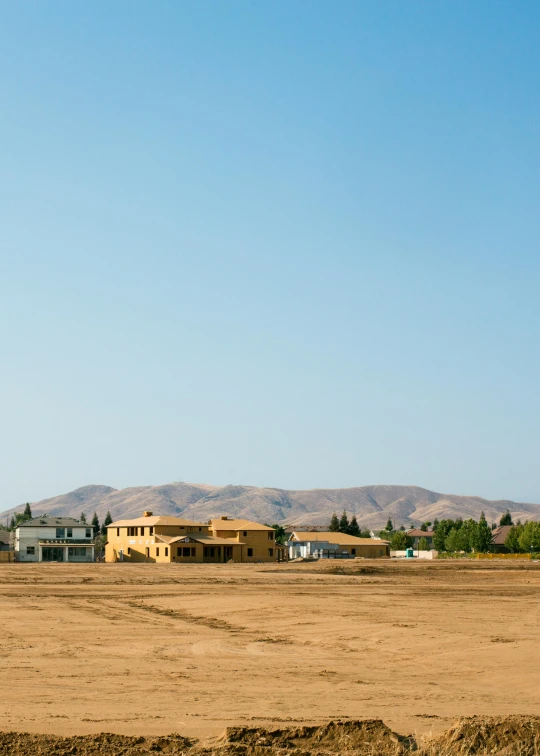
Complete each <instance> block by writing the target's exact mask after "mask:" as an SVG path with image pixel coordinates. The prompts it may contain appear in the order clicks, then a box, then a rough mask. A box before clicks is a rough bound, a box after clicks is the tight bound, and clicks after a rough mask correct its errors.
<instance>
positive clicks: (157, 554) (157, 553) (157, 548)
mask: <svg viewBox="0 0 540 756" xmlns="http://www.w3.org/2000/svg"><path fill="white" fill-rule="evenodd" d="M156 556H157V557H158V556H159V546H158V547H156Z"/></svg>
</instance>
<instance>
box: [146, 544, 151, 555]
mask: <svg viewBox="0 0 540 756" xmlns="http://www.w3.org/2000/svg"><path fill="white" fill-rule="evenodd" d="M146 556H147V557H149V556H150V549H149V548H148V546H147V547H146Z"/></svg>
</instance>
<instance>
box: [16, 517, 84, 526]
mask: <svg viewBox="0 0 540 756" xmlns="http://www.w3.org/2000/svg"><path fill="white" fill-rule="evenodd" d="M17 527H18V528H39V527H43V528H45V527H47V528H72V527H82V528H89V527H90V525H89V524H88V523H85V522H81V521H80V520H76V519H75V518H74V517H33V518H32V519H31V520H26V521H25V522H20V523H19V524H18V525H17Z"/></svg>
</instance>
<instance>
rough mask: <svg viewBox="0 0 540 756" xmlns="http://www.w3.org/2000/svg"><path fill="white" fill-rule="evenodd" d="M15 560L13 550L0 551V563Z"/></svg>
mask: <svg viewBox="0 0 540 756" xmlns="http://www.w3.org/2000/svg"><path fill="white" fill-rule="evenodd" d="M14 561H15V552H14V551H0V564H2V563H4V564H7V563H9V562H14Z"/></svg>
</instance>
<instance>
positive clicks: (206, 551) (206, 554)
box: [203, 546, 208, 557]
mask: <svg viewBox="0 0 540 756" xmlns="http://www.w3.org/2000/svg"><path fill="white" fill-rule="evenodd" d="M203 554H204V556H205V557H207V556H208V546H205V547H204V549H203Z"/></svg>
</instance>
